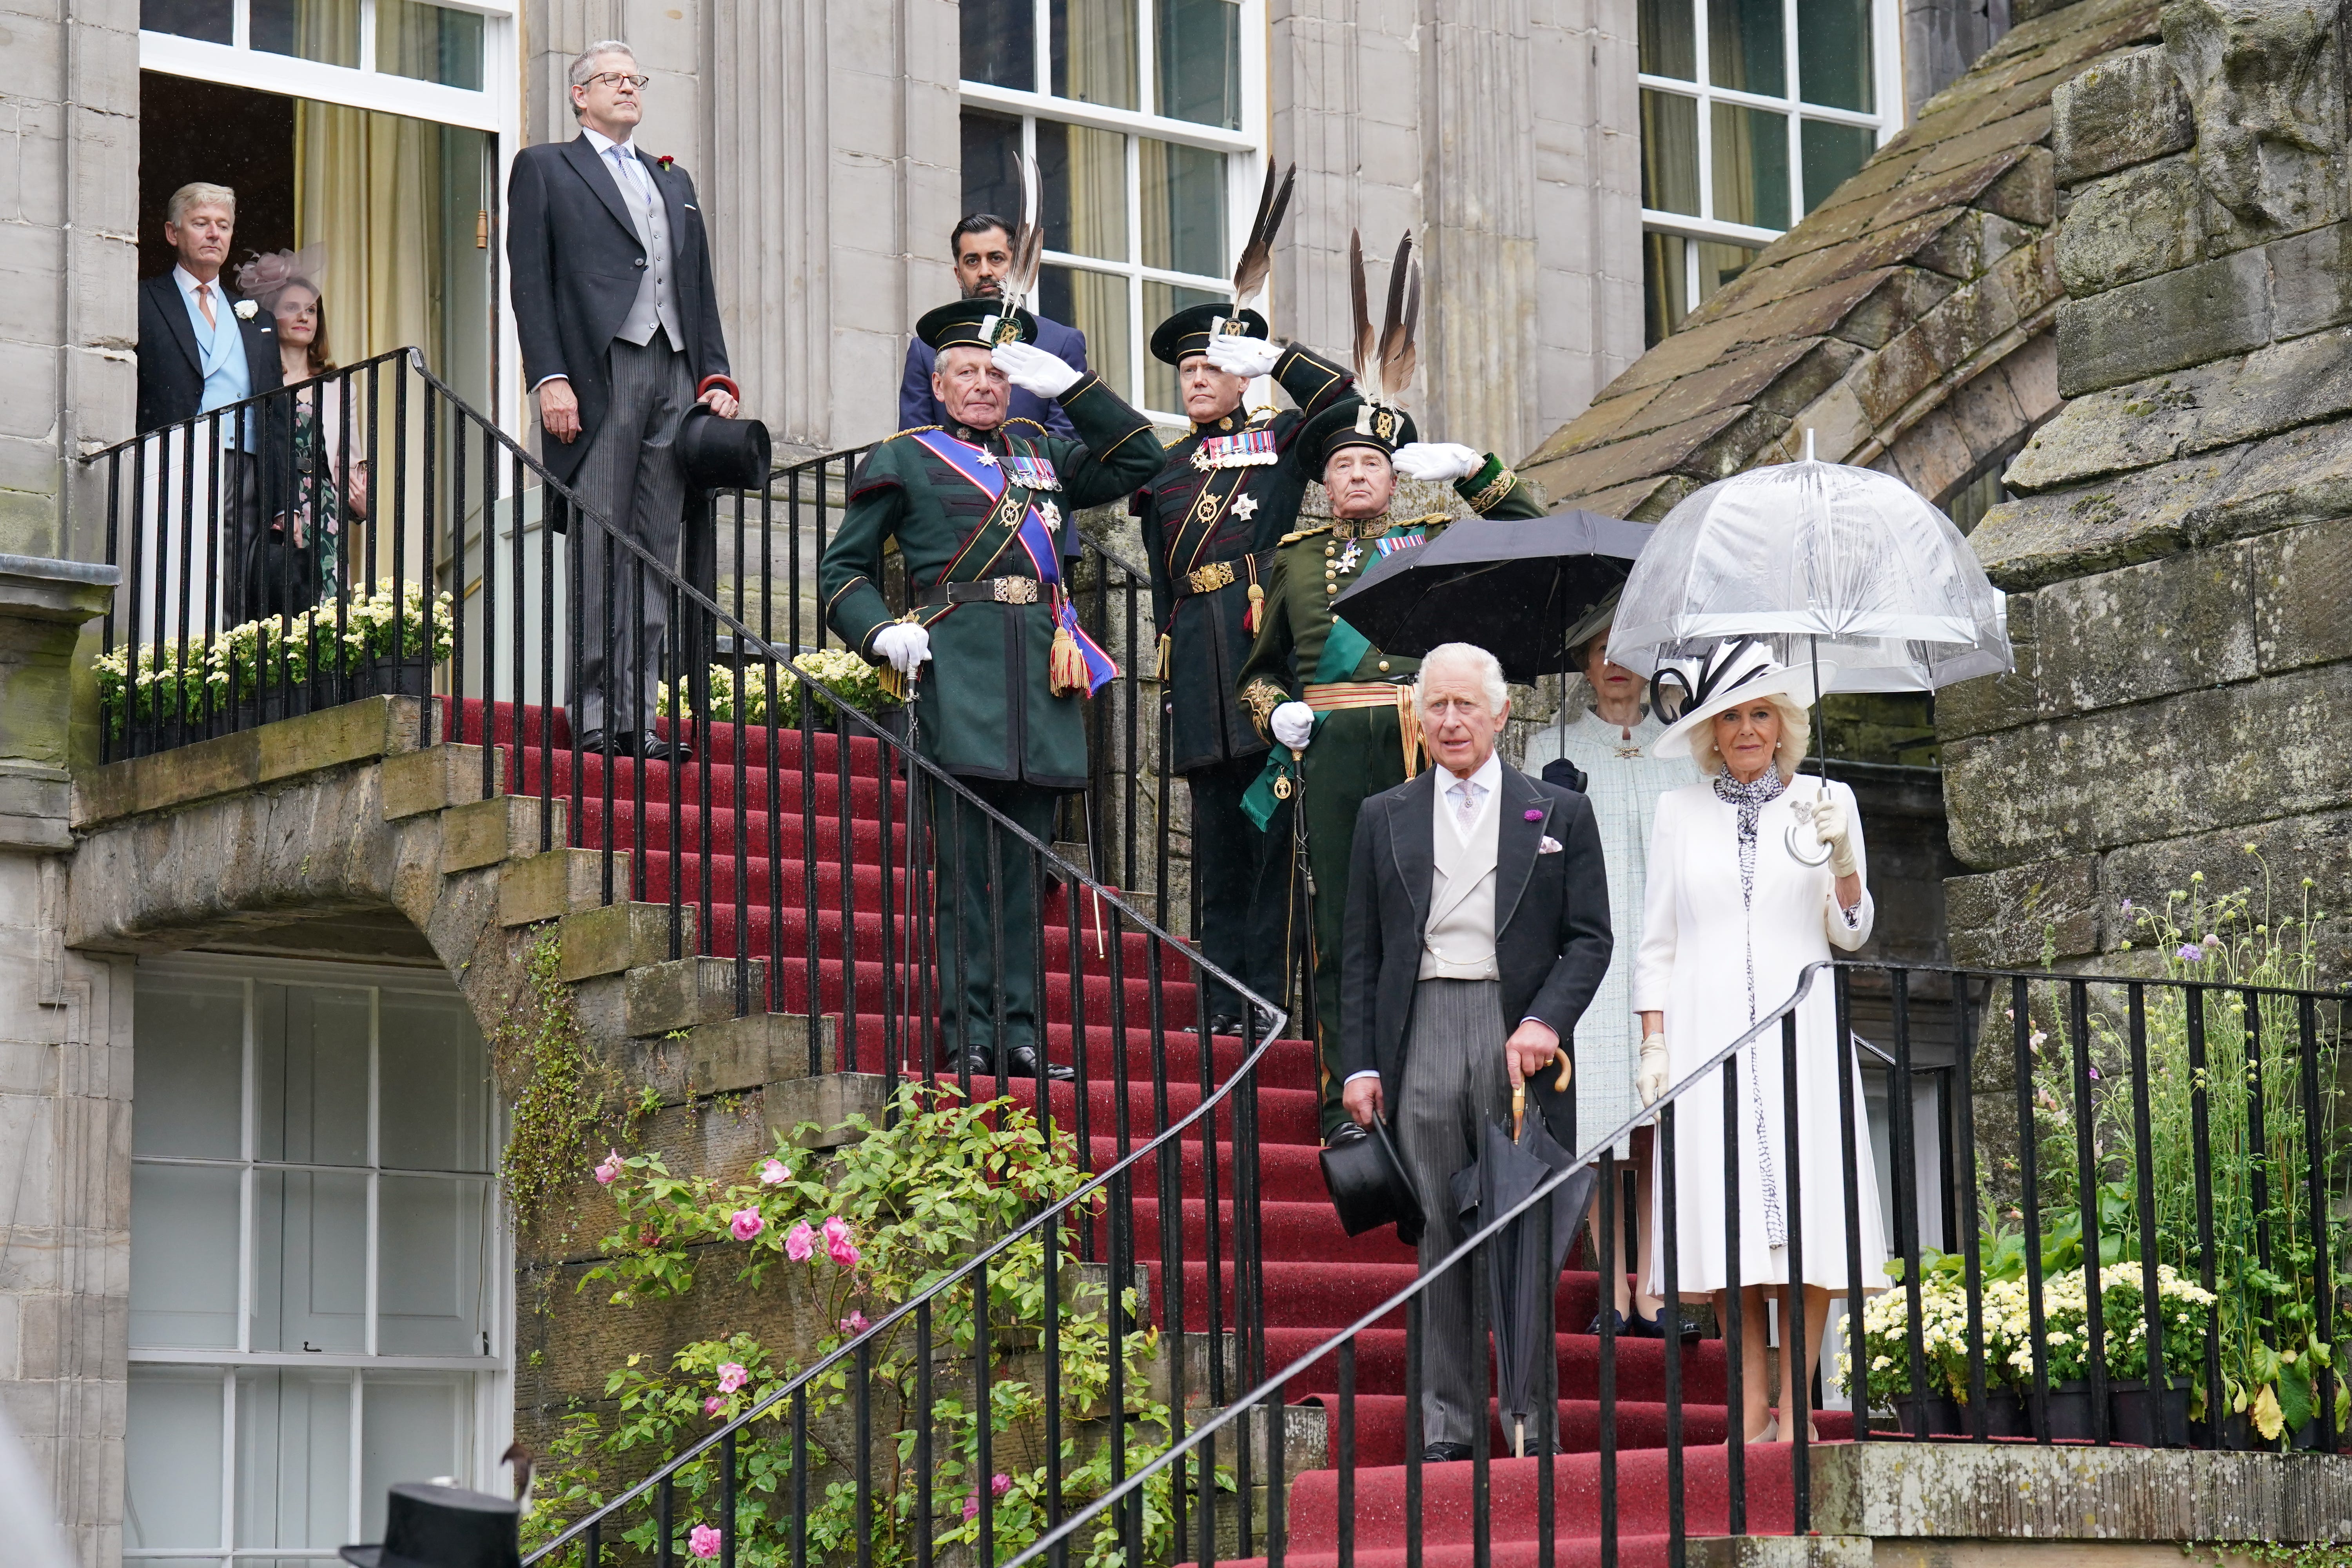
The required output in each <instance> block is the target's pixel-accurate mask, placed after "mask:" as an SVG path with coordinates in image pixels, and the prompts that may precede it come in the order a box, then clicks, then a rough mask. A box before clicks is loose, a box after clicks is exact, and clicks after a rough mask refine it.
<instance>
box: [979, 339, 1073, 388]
mask: <svg viewBox="0 0 2352 1568" xmlns="http://www.w3.org/2000/svg"><path fill="white" fill-rule="evenodd" d="M990 357H991V358H992V359H993V360H994V361H995V362H996V368H997V369H999V370H1001V371H1003V373H1004V379H1005V380H1007V381H1009V382H1011V383H1012V384H1013V385H1015V386H1017V387H1019V388H1020V389H1021V390H1022V391H1024V392H1027V393H1034V395H1037V396H1039V397H1059V396H1061V395H1062V394H1064V393H1066V392H1067V391H1069V390H1070V388H1072V387H1074V386H1076V384H1078V378H1079V377H1080V376H1082V375H1084V374H1086V372H1084V371H1082V370H1073V369H1071V368H1070V367H1069V366H1068V365H1067V364H1065V363H1063V362H1062V361H1061V360H1059V359H1056V358H1055V356H1054V355H1052V354H1049V353H1046V352H1045V350H1044V349H1041V348H1039V347H1038V346H1037V345H1036V344H1034V343H999V344H997V345H996V347H995V348H994V349H992V350H991V351H990Z"/></svg>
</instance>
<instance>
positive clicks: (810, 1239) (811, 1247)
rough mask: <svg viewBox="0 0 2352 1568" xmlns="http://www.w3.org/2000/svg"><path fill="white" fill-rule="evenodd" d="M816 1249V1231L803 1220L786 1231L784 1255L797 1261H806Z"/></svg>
mask: <svg viewBox="0 0 2352 1568" xmlns="http://www.w3.org/2000/svg"><path fill="white" fill-rule="evenodd" d="M815 1250H816V1232H814V1231H813V1230H811V1229H810V1228H809V1222H808V1221H806V1220H803V1221H801V1222H800V1224H798V1225H796V1226H793V1228H792V1229H790V1230H788V1231H786V1232H785V1233H784V1256H785V1257H786V1258H791V1259H792V1260H793V1262H795V1263H806V1262H807V1261H808V1260H809V1254H811V1253H813V1252H814V1251H815Z"/></svg>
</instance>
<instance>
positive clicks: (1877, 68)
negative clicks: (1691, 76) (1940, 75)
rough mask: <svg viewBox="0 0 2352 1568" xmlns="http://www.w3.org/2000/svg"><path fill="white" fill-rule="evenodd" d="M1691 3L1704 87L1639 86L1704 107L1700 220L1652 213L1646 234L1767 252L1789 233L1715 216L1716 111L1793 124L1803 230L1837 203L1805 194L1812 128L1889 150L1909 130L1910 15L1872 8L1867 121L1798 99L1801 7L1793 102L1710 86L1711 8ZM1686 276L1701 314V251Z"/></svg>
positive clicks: (1787, 42) (1886, 0) (1885, 4)
mask: <svg viewBox="0 0 2352 1568" xmlns="http://www.w3.org/2000/svg"><path fill="white" fill-rule="evenodd" d="M1687 3H1688V4H1689V5H1690V12H1691V26H1692V27H1693V29H1694V31H1693V35H1692V37H1693V42H1694V48H1695V51H1696V64H1695V66H1694V69H1695V70H1696V73H1697V77H1698V79H1697V80H1696V81H1685V79H1682V78H1681V77H1672V76H1653V75H1651V74H1650V73H1649V72H1647V71H1641V72H1638V73H1637V75H1636V78H1635V79H1636V81H1637V82H1638V83H1639V84H1640V88H1641V89H1642V90H1643V91H1651V92H1661V93H1667V94H1671V95H1672V96H1674V97H1675V98H1686V99H1690V100H1695V101H1696V104H1697V106H1698V107H1697V110H1696V112H1697V115H1698V216H1696V217H1694V216H1691V215H1690V214H1688V213H1677V212H1664V211H1661V210H1659V209H1658V208H1655V207H1649V206H1645V207H1643V209H1642V228H1643V232H1644V233H1647V234H1671V235H1675V236H1679V237H1682V238H1684V239H1696V240H1711V241H1715V242H1717V243H1719V244H1723V245H1738V246H1744V247H1748V249H1751V250H1760V249H1762V248H1763V247H1765V246H1768V245H1769V244H1771V243H1772V242H1773V241H1774V240H1776V239H1778V238H1780V236H1781V235H1782V234H1783V233H1785V232H1787V231H1786V230H1783V229H1777V228H1759V227H1757V226H1754V225H1752V224H1744V223H1731V222H1728V221H1726V220H1724V219H1720V218H1717V216H1715V105H1717V104H1718V103H1722V104H1736V105H1738V106H1739V107H1741V108H1746V109H1760V110H1769V111H1770V112H1772V113H1775V114H1780V115H1784V116H1786V117H1787V124H1788V128H1789V213H1790V223H1791V225H1792V226H1793V225H1794V224H1796V223H1800V222H1802V221H1803V219H1804V216H1805V214H1807V213H1809V212H1811V210H1812V209H1813V208H1814V206H1816V205H1819V204H1820V203H1821V201H1822V200H1823V199H1824V198H1826V197H1827V196H1828V195H1829V192H1827V191H1820V192H1808V191H1806V190H1805V188H1804V183H1805V160H1804V142H1803V135H1804V124H1803V122H1804V121H1808V120H1820V121H1830V122H1832V123H1834V124H1838V125H1854V126H1860V127H1862V128H1864V129H1865V130H1867V131H1869V132H1871V133H1872V138H1873V145H1874V146H1877V147H1884V146H1885V145H1886V143H1887V142H1888V140H1889V139H1891V138H1892V137H1893V136H1894V135H1895V132H1898V131H1900V130H1902V129H1903V122H1904V112H1905V106H1904V100H1903V47H1902V43H1903V40H1902V26H1903V16H1902V10H1901V7H1900V6H1899V5H1897V4H1896V0H1871V5H1870V39H1871V54H1872V60H1871V84H1872V96H1873V98H1874V100H1876V101H1877V104H1878V110H1877V111H1876V112H1875V113H1864V112H1862V111H1860V110H1852V109H1832V108H1830V107H1829V106H1827V105H1825V104H1817V103H1808V102H1806V101H1804V100H1802V99H1801V98H1800V97H1798V96H1797V94H1798V84H1799V82H1800V80H1801V71H1800V69H1799V61H1800V49H1801V39H1800V38H1799V37H1798V35H1797V0H1780V37H1781V39H1782V44H1781V59H1782V73H1781V80H1782V83H1783V85H1784V86H1786V87H1787V88H1788V89H1789V90H1788V92H1787V94H1786V95H1785V96H1774V95H1768V94H1764V93H1756V92H1745V91H1742V90H1740V89H1736V88H1728V87H1717V86H1714V85H1712V84H1711V83H1710V82H1709V81H1708V79H1707V71H1708V69H1709V55H1708V49H1707V31H1706V9H1707V8H1706V0H1687ZM1683 269H1684V278H1683V288H1684V295H1683V297H1684V299H1685V300H1688V301H1689V306H1690V309H1691V310H1696V309H1698V306H1699V287H1698V285H1699V263H1698V251H1697V248H1696V247H1689V246H1686V247H1684V250H1683Z"/></svg>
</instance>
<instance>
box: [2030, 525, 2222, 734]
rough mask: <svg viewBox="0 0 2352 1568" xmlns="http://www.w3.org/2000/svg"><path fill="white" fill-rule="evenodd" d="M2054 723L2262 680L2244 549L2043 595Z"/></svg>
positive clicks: (2038, 681)
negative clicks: (2169, 696) (2258, 672)
mask: <svg viewBox="0 0 2352 1568" xmlns="http://www.w3.org/2000/svg"><path fill="white" fill-rule="evenodd" d="M2033 630H2034V643H2035V648H2034V657H2035V665H2034V687H2035V689H2036V691H2037V693H2038V694H2039V696H2040V699H2041V704H2042V714H2043V715H2044V716H2045V717H2055V716H2058V715H2062V714H2066V713H2076V712H2085V711H2089V710H2095V709H2100V708H2112V707H2115V706H2117V705H2118V704H2121V703H2126V702H2136V701H2142V700H2146V699H2147V698H2151V697H2160V696H2164V695H2166V694H2168V693H2170V692H2175V691H2186V690H2188V689H2190V688H2192V687H2204V686H2213V685H2217V684H2220V683H2221V682H2224V681H2232V680H2245V679H2251V678H2252V676H2253V675H2254V674H2255V673H2256V664H2255V652H2254V615H2253V584H2252V561H2251V557H2250V555H2249V552H2248V547H2247V546H2246V545H2244V544H2242V543H2238V544H2223V545H2217V546H2214V547H2212V548H2210V549H2205V550H2191V551H2185V552H2181V553H2179V554H2177V555H2168V556H2165V557H2164V558H2162V559H2160V560H2156V561H2150V562H2147V563H2143V564H2140V565H2137V566H2126V567H2121V568H2118V569H2117V570H2116V571H2113V572H2101V573H2096V574H2092V575H2089V576H2084V577H2074V578H2070V579H2068V580H2067V581H2065V582H2063V583H2053V584H2051V585H2050V586H2049V587H2046V588H2044V589H2042V591H2041V592H2040V593H2038V594H2036V595H2034V596H2033Z"/></svg>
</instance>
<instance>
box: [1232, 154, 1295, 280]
mask: <svg viewBox="0 0 2352 1568" xmlns="http://www.w3.org/2000/svg"><path fill="white" fill-rule="evenodd" d="M1297 178H1298V165H1297V163H1293V164H1291V165H1290V167H1289V168H1288V169H1286V170H1285V171H1284V173H1283V176H1282V188H1281V189H1280V190H1279V191H1277V190H1276V188H1275V184H1274V165H1273V164H1272V163H1268V164H1267V165H1266V166H1265V189H1264V190H1263V191H1261V192H1259V193H1258V198H1257V216H1256V217H1255V219H1254V220H1252V222H1251V224H1250V232H1249V240H1248V243H1246V244H1244V246H1243V247H1242V256H1241V259H1240V260H1239V261H1237V262H1235V263H1234V309H1235V310H1240V309H1241V308H1242V307H1243V306H1244V305H1247V304H1250V303H1252V302H1254V301H1255V300H1257V299H1258V297H1259V296H1260V295H1262V294H1264V293H1265V284H1266V279H1267V278H1268V276H1269V275H1270V274H1271V273H1272V272H1273V270H1274V237H1275V236H1276V234H1278V233H1280V232H1281V229H1282V220H1283V218H1284V217H1285V216H1287V215H1288V213H1289V211H1290V187H1291V185H1292V184H1294V183H1295V182H1296V181H1297Z"/></svg>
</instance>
